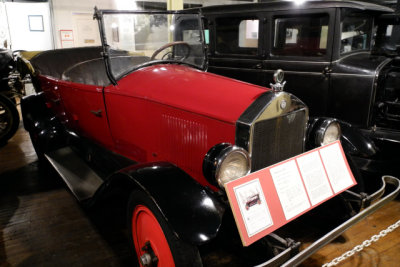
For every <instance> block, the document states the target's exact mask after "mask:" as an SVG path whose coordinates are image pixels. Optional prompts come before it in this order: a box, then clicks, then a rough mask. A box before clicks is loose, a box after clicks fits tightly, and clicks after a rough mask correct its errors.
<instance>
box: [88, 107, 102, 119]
mask: <svg viewBox="0 0 400 267" xmlns="http://www.w3.org/2000/svg"><path fill="white" fill-rule="evenodd" d="M90 112H91V113H92V114H94V115H95V116H96V117H101V112H102V111H101V109H99V110H91V111H90Z"/></svg>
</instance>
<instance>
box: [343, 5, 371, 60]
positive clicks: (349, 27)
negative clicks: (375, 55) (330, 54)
mask: <svg viewBox="0 0 400 267" xmlns="http://www.w3.org/2000/svg"><path fill="white" fill-rule="evenodd" d="M372 21H373V16H367V15H366V14H358V13H356V12H354V13H353V12H343V15H342V18H341V24H340V26H341V38H340V40H341V44H340V53H342V54H343V53H348V52H353V51H359V50H368V49H369V48H370V45H371V34H372Z"/></svg>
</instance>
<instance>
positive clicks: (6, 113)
mask: <svg viewBox="0 0 400 267" xmlns="http://www.w3.org/2000/svg"><path fill="white" fill-rule="evenodd" d="M18 126H19V113H18V110H17V107H16V106H15V104H14V103H13V102H12V101H11V100H10V99H9V98H7V97H6V96H4V95H2V94H0V144H5V143H6V142H7V141H8V139H10V138H11V137H13V135H14V134H15V132H16V131H17V130H18Z"/></svg>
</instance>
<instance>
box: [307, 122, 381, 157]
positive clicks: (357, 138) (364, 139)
mask: <svg viewBox="0 0 400 267" xmlns="http://www.w3.org/2000/svg"><path fill="white" fill-rule="evenodd" d="M328 120H330V121H336V122H337V123H339V125H340V129H341V137H340V141H341V143H342V147H343V151H344V152H345V154H346V155H350V156H357V157H366V158H369V157H372V156H374V155H375V154H376V153H377V148H376V146H375V143H374V142H373V141H372V139H370V138H369V137H368V136H366V135H364V134H363V133H362V132H361V130H360V129H358V128H356V127H353V126H352V125H351V124H349V123H347V122H344V121H340V120H337V119H332V118H325V117H312V118H310V119H309V121H308V126H307V143H306V148H307V150H309V149H313V148H315V147H316V146H318V144H316V141H315V139H316V138H315V133H316V132H317V131H318V130H319V128H321V125H323V124H324V122H325V121H328Z"/></svg>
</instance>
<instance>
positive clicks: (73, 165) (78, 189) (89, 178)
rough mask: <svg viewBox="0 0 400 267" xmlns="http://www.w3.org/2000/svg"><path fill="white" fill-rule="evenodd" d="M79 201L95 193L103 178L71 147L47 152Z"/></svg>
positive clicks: (52, 163)
mask: <svg viewBox="0 0 400 267" xmlns="http://www.w3.org/2000/svg"><path fill="white" fill-rule="evenodd" d="M45 156H46V158H47V159H48V160H49V162H50V164H51V165H53V167H54V169H56V171H57V172H58V173H59V174H60V176H61V177H62V178H63V180H64V181H65V183H66V184H67V186H68V187H69V189H70V190H71V191H72V193H73V194H74V195H75V197H76V198H77V199H78V200H79V201H84V200H87V199H89V198H91V197H93V195H94V194H95V192H96V191H97V189H98V188H99V187H100V186H101V185H102V183H103V180H102V179H101V178H100V177H99V176H98V175H97V174H96V173H95V172H94V171H93V170H92V169H91V168H90V167H89V166H88V165H87V164H86V163H85V161H84V160H83V159H81V158H80V157H79V156H78V155H77V154H76V153H75V152H74V151H73V150H72V149H71V148H70V147H63V148H61V149H58V150H55V151H52V152H49V153H46V154H45Z"/></svg>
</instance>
